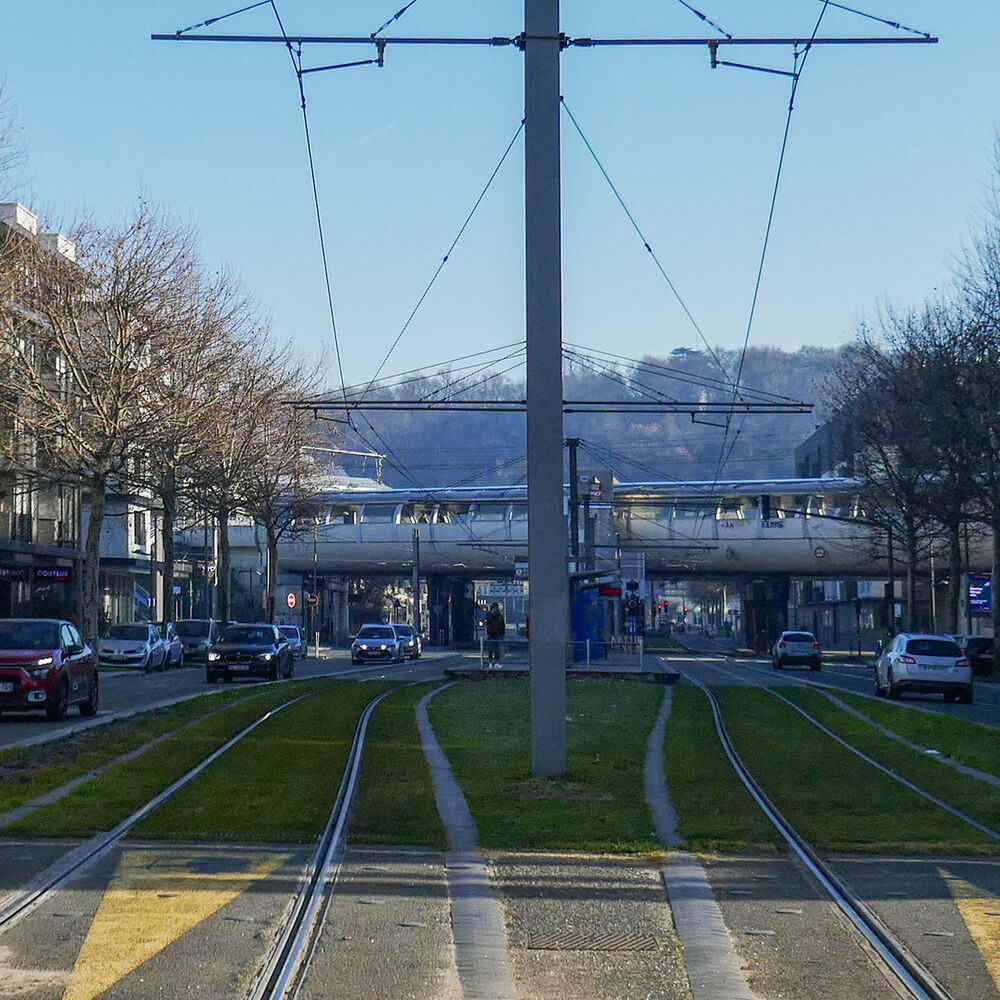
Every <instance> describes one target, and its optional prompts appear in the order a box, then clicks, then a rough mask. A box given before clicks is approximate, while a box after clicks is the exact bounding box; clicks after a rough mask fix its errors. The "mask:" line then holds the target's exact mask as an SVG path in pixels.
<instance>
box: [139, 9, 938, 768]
mask: <svg viewBox="0 0 1000 1000" xmlns="http://www.w3.org/2000/svg"><path fill="white" fill-rule="evenodd" d="M376 35H377V33H376ZM376 35H369V36H329V35H326V36H324V35H309V36H301V37H298V36H288V35H284V34H281V35H209V34H194V33H189V32H188V30H187V29H184V30H182V31H177V32H172V33H170V34H154V35H153V36H152V38H153V40H154V41H173V42H176V41H202V42H238V43H270V44H277V45H282V46H284V47H286V48H287V49H288V50H289V52H290V53H292V54H293V63H294V61H295V56H294V52H295V47H296V46H298V49H299V51H300V52H301V47H302V46H303V45H317V44H322V45H327V44H332V45H362V46H369V47H371V46H374V47H375V49H376V55H377V58H375V59H372V60H369V62H370V63H373V64H377V65H378V66H379V67H382V66H384V65H385V58H384V57H385V52H386V49H387V48H388V47H390V46H393V45H408V46H413V45H418V46H429V45H442V46H456V45H457V46H467V45H478V46H488V47H491V48H496V47H503V46H517V47H518V48H520V49H522V51H523V52H524V109H525V110H524V115H525V129H524V131H525V139H524V165H525V189H524V210H525V269H526V286H525V288H526V290H525V312H526V315H525V340H526V348H527V449H528V477H527V478H528V576H529V581H530V585H531V591H530V594H531V636H530V657H531V770H532V774H534V775H536V776H548V775H554V774H561V773H562V772H564V771H565V769H566V660H567V655H568V647H569V580H568V574H567V567H566V562H567V552H566V519H565V513H564V497H563V476H562V468H563V465H562V463H563V458H562V442H563V435H562V428H563V406H564V401H563V382H562V258H561V235H560V212H561V192H560V144H559V134H560V130H559V111H560V93H559V72H560V70H559V62H560V56H561V53H562V50H563V49H564V48H568V47H571V46H577V47H580V48H587V49H590V48H597V47H609V46H614V47H618V46H641V47H684V46H687V47H691V46H695V47H704V48H706V49H707V50H708V53H709V57H710V65H711V66H712V68H713V69H714V68H715V67H717V66H725V65H738V64H736V63H728V64H727V63H726V61H725V60H720V59H719V55H720V53H722V52H725V51H726V50H727V48H732V47H738V46H751V47H759V46H762V45H770V46H785V47H793V48H794V49H795V51H796V52H799V51H800V50H801V49H802V48H803V47H806V45H807V39H803V38H797V37H786V38H733V37H725V38H639V39H636V38H633V39H628V38H591V37H582V38H569V37H566V36H564V35H563V34H562V32H561V31H560V20H559V0H524V31H523V33H522V34H521V35H519V36H517V37H514V38H510V37H503V36H491V37H482V38H413V37H402V36H400V37H391V36H389V37H382V36H378V37H376ZM936 41H937V39H936V38H932V37H930V36H919V37H903V36H898V35H897V36H890V37H887V38H850V37H847V38H845V37H837V38H818V37H814V38H811V39H808V46H810V47H811V46H821V45H858V44H863V45H873V44H906V43H928V42H936ZM350 65H358V63H338V64H336V65H333V66H328V67H317V68H315V69H305V70H303V69H302V67H301V64H299V66H298V69H297V70H296V72H297V74H298V78H299V82H300V83H301V81H302V76H303V73H304V72H310V73H311V72H318V71H319V70H320V69H323V70H325V69H330V70H333V69H339V68H346V67H347V66H350ZM751 68H752V67H751ZM303 107H304V105H303ZM734 405H735V401H734Z"/></svg>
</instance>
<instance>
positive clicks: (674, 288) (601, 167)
mask: <svg viewBox="0 0 1000 1000" xmlns="http://www.w3.org/2000/svg"><path fill="white" fill-rule="evenodd" d="M559 102H560V104H561V105H562V108H563V110H564V111H565V112H566V114H567V115H568V116H569V120H570V121H571V122H572V123H573V127H574V128H575V129H576V131H577V134H578V135H579V136H580V138H581V139H582V140H583V144H584V146H586V147H587V152H589V153H590V155H591V158H592V159H593V161H594V163H595V164H596V165H597V169H598V170H600V172H601V174H602V176H603V177H604V179H605V180H606V181H607V182H608V187H610V188H611V193H612V194H613V195H614V196H615V199H616V200H617V202H618V204H619V205H620V206H621V208H622V211H623V212H624V213H625V215H626V217H627V218H628V221H629V222H630V223H631V224H632V228H633V229H634V230H635V232H636V235H637V236H638V237H639V239H640V240H642V245H643V247H644V248H645V249H646V252H647V253H648V254H649V256H650V257H651V258H652V261H653V263H654V264H655V265H656V269H657V270H658V271H659V272H660V274H661V276H662V277H663V280H664V281H665V282H666V283H667V286H668V287H669V288H670V291H671V292H673V295H674V298H675V299H676V300H677V302H678V304H679V305H680V307H681V309H682V310H683V311H684V315H685V316H687V318H688V320H689V321H690V323H691V325H692V326H693V327H694V329H695V331H696V332H697V334H698V336H699V337H700V338H701V341H702V343H703V344H704V345H705V347H706V349H707V350H708V353H709V354H710V355H711V357H712V359H713V360H714V361H715V363H716V364H717V365H718V366H719V371H721V372H722V374H723V375H724V376H725V378H726V379H727V381H730V382H731V381H732V380H731V379H730V376H729V373H728V372H727V371H726V369H725V366H724V365H723V364H722V362H721V361H720V360H719V356H718V355H717V354H716V353H715V351H714V350H713V349H712V345H711V344H710V343H709V342H708V338H707V337H706V336H705V334H704V332H703V331H702V329H701V327H700V326H699V325H698V321H697V320H696V319H695V318H694V316H693V315H692V313H691V310H690V309H689V308H688V306H687V303H686V302H685V301H684V299H683V298H682V297H681V293H680V292H679V291H678V290H677V286H676V285H675V284H674V283H673V281H672V280H671V278H670V275H668V274H667V272H666V270H665V269H664V267H663V264H662V263H661V262H660V258H659V257H658V256H657V255H656V251H654V250H653V248H652V246H650V243H649V240H647V239H646V236H645V234H644V233H643V231H642V230H641V229H640V228H639V223H638V222H636V220H635V216H634V215H633V214H632V212H631V210H630V209H629V207H628V206H627V205H626V204H625V200H624V199H623V198H622V196H621V194H620V193H619V191H618V188H617V187H616V186H615V183H614V181H612V180H611V177H610V175H609V174H608V172H607V170H605V168H604V164H603V163H602V162H601V160H600V158H599V157H598V155H597V152H596V150H595V149H594V147H593V146H592V145H591V143H590V140H589V139H588V138H587V137H586V135H584V132H583V129H582V128H581V127H580V123H579V122H578V121H577V120H576V117H575V116H574V114H573V112H572V111H570V109H569V106H568V105H567V104H566V99H565V98H563V97H560V98H559Z"/></svg>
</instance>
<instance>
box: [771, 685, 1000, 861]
mask: <svg viewBox="0 0 1000 1000" xmlns="http://www.w3.org/2000/svg"><path fill="white" fill-rule="evenodd" d="M782 694H784V695H785V696H786V697H787V698H789V700H791V701H794V702H795V703H796V704H798V705H801V706H802V707H803V708H804V709H805V710H806V711H807V712H808V713H809V714H810V715H811V716H813V717H814V718H815V719H817V720H818V721H819V722H822V723H823V725H824V726H826V727H827V728H829V729H831V730H832V731H833V732H835V733H836V734H837V735H838V736H840V737H841V738H842V739H845V740H847V742H848V743H850V744H851V745H852V746H856V747H857V748H858V749H859V750H861V751H863V752H864V753H866V754H868V756H869V757H871V758H873V759H874V760H877V761H878V762H879V763H880V764H882V765H883V766H884V767H888V768H890V769H891V770H893V771H895V772H896V773H897V774H899V775H901V776H902V777H904V778H907V779H908V780H909V781H912V782H913V783H914V784H915V785H917V786H918V787H919V788H922V789H923V790H924V791H926V792H929V793H930V794H931V795H934V796H936V797H937V798H939V799H943V800H944V801H945V802H947V803H948V804H949V805H953V806H954V807H955V808H956V809H960V810H961V811H962V812H964V813H968V815H969V816H972V817H973V818H974V819H977V820H979V822H980V823H985V824H986V825H987V826H989V827H990V828H991V829H994V830H997V831H998V832H1000V788H996V787H994V786H993V785H988V784H987V783H986V782H985V781H979V780H978V779H977V778H972V777H970V776H968V775H965V774H961V773H960V772H958V771H956V770H954V768H951V767H948V766H947V765H946V764H942V763H941V762H940V761H937V760H935V759H933V758H932V757H929V756H928V755H927V754H923V753H920V752H919V751H917V750H912V749H911V748H910V747H907V746H904V745H903V744H902V743H898V742H897V741H896V740H893V739H890V738H889V737H888V736H885V735H883V734H882V733H880V732H879V731H878V730H877V729H873V728H872V727H871V726H870V725H869V724H868V723H866V722H863V721H862V720H861V719H858V718H856V717H855V716H852V715H851V714H850V713H849V712H845V711H844V710H843V709H842V708H839V707H838V706H837V705H834V704H833V702H831V701H830V700H829V699H828V698H825V697H824V696H823V695H822V694H820V693H819V692H818V691H805V690H797V689H793V690H787V691H786V690H784V689H782ZM929 808H932V809H933V808H935V807H934V806H929ZM997 849H998V851H1000V843H998V845H997Z"/></svg>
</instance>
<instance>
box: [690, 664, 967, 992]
mask: <svg viewBox="0 0 1000 1000" xmlns="http://www.w3.org/2000/svg"><path fill="white" fill-rule="evenodd" d="M679 672H680V673H681V675H682V676H685V677H687V679H688V680H690V681H692V682H693V683H695V684H696V685H697V686H698V687H700V688H701V689H702V691H703V692H704V693H705V696H706V697H707V698H708V701H709V705H710V706H711V709H712V718H713V720H714V722H715V730H716V733H717V734H718V737H719V742H720V743H721V744H722V749H723V750H724V752H725V754H726V756H727V758H728V759H729V763H730V764H731V765H732V767H733V770H734V771H735V772H736V774H737V776H738V777H739V779H740V781H742V782H743V785H744V786H745V787H746V789H747V791H748V792H749V793H750V796H751V797H752V798H753V799H754V801H755V802H756V803H757V805H758V806H760V808H761V811H762V812H763V813H764V815H765V816H766V817H767V819H768V820H769V821H770V822H771V824H772V825H773V826H774V827H775V829H776V830H777V831H778V833H780V834H781V836H782V838H783V839H784V840H785V842H786V843H787V844H788V846H789V847H790V848H791V849H792V851H793V852H794V853H795V855H796V856H797V857H798V858H799V860H800V861H801V862H802V864H803V865H805V867H806V869H807V870H808V872H809V873H810V875H812V877H813V878H814V879H815V880H816V881H817V882H818V883H819V884H820V885H821V886H822V887H823V889H824V891H825V892H826V893H827V894H828V895H829V896H830V898H831V899H832V900H833V901H834V903H836V905H837V907H838V909H839V910H840V911H841V912H842V913H843V914H844V915H845V916H846V917H847V918H848V920H850V921H851V923H852V924H853V925H854V926H855V927H856V928H857V929H858V931H859V932H860V933H861V934H862V935H863V936H864V938H865V940H867V941H868V943H869V944H870V945H871V946H872V947H873V948H874V950H875V951H876V952H877V953H878V955H879V957H880V958H881V959H882V961H883V962H884V963H885V965H886V966H887V967H888V968H889V969H890V970H891V971H892V973H893V974H894V975H895V976H896V978H897V979H898V980H899V981H900V983H901V984H902V985H903V986H904V987H905V988H906V989H907V990H908V991H909V992H910V994H911V995H912V996H913V997H914V998H916V1000H953V998H952V997H951V995H950V994H949V993H948V992H947V990H945V988H944V987H943V986H942V985H941V984H940V983H939V982H938V981H937V979H935V978H934V976H933V974H932V973H931V972H930V970H929V969H927V968H926V967H925V966H924V965H923V964H922V963H921V962H920V960H919V959H918V958H917V957H916V956H915V955H914V954H913V953H912V952H911V951H910V950H909V949H908V948H907V947H906V946H905V945H904V944H903V942H902V941H901V940H900V939H899V938H898V937H897V936H896V935H895V934H894V933H893V932H892V930H890V928H889V927H888V926H887V925H886V924H885V923H884V922H883V921H882V919H881V918H880V917H879V916H878V915H877V914H876V913H875V912H874V910H872V909H871V907H869V906H868V904H867V903H865V902H863V901H862V900H861V899H859V898H858V897H857V896H856V895H855V894H854V892H853V891H852V890H851V888H850V887H849V886H848V885H847V883H846V882H844V881H843V880H842V879H841V878H840V877H839V876H838V875H837V874H836V873H835V872H834V871H833V869H832V868H830V867H829V865H827V864H826V862H825V861H823V860H822V858H820V856H819V855H818V854H817V853H816V851H814V850H813V848H812V846H811V845H810V844H809V842H808V841H807V840H806V839H805V838H804V837H803V836H802V835H801V834H800V833H799V832H798V831H797V830H796V829H795V827H793V826H792V824H791V823H790V822H789V821H788V820H787V819H786V818H785V817H784V816H783V815H782V813H781V812H780V811H779V810H778V808H777V806H775V804H774V803H773V802H772V801H771V800H770V798H769V797H768V795H767V793H766V792H765V791H764V789H763V788H762V787H761V785H760V784H759V783H758V782H757V779H756V778H755V777H754V776H753V773H752V772H751V771H750V769H749V768H748V767H747V765H746V764H745V763H744V762H743V760H742V758H741V757H740V755H739V753H738V751H737V750H736V747H735V745H734V744H733V741H732V738H731V737H730V735H729V731H728V729H727V728H726V723H725V720H724V719H723V717H722V709H721V708H720V706H719V702H718V700H717V699H716V697H715V695H714V694H713V693H712V692H711V691H710V690H709V688H708V687H707V685H705V684H703V683H702V682H701V681H699V680H697V679H696V678H694V677H691V676H690V675H689V674H687V673H685V672H684V671H683V670H679Z"/></svg>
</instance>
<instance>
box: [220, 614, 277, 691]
mask: <svg viewBox="0 0 1000 1000" xmlns="http://www.w3.org/2000/svg"><path fill="white" fill-rule="evenodd" d="M291 676H292V651H291V649H290V648H289V645H288V640H287V639H286V638H285V637H284V636H283V635H282V634H281V633H280V632H279V631H278V629H277V627H276V626H274V625H266V624H258V625H230V626H229V627H228V628H227V629H226V630H225V631H224V632H223V633H222V635H221V636H219V638H218V639H217V640H216V642H215V643H213V644H212V646H211V648H210V649H209V651H208V661H207V663H206V664H205V680H207V681H208V683H209V684H214V683H216V681H218V680H219V679H220V678H221V679H222V680H224V681H231V680H232V679H233V678H234V677H264V678H266V679H267V680H271V681H276V680H277V679H278V678H279V677H291Z"/></svg>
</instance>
